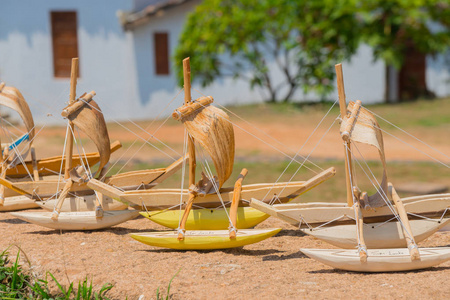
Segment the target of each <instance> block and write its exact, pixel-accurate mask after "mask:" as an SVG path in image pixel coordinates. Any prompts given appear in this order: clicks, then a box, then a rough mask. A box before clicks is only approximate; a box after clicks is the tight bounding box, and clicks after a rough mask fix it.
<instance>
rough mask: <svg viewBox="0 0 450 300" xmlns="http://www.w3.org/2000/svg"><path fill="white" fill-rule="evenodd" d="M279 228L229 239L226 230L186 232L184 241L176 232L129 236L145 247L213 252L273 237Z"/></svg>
mask: <svg viewBox="0 0 450 300" xmlns="http://www.w3.org/2000/svg"><path fill="white" fill-rule="evenodd" d="M280 230H281V228H269V229H241V230H238V232H237V235H236V238H235V239H230V237H229V232H228V230H196V231H186V234H185V237H184V240H182V241H179V240H178V239H177V236H178V233H177V232H176V231H160V232H146V233H145V232H144V233H131V234H130V236H131V237H132V238H133V239H135V240H137V241H139V242H141V243H144V244H147V245H150V246H155V247H162V248H170V249H176V250H214V249H227V248H235V247H242V246H245V245H249V244H253V243H257V242H260V241H262V240H265V239H267V238H269V237H271V236H274V235H275V234H277V233H278V232H280Z"/></svg>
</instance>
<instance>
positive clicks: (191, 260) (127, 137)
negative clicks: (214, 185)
mask: <svg viewBox="0 0 450 300" xmlns="http://www.w3.org/2000/svg"><path fill="white" fill-rule="evenodd" d="M237 124H238V125H239V126H240V127H241V128H244V129H245V130H247V131H251V130H252V128H251V127H250V126H248V124H246V123H243V122H239V121H238V122H237ZM256 125H257V126H259V127H260V128H261V129H262V130H263V131H265V132H267V133H268V134H270V135H272V136H275V137H276V138H277V139H278V140H279V141H280V142H281V143H282V144H284V145H285V146H281V145H279V144H277V142H274V141H271V140H270V139H268V138H266V137H264V135H262V134H261V132H259V133H258V132H254V131H253V133H254V134H258V136H259V137H263V138H264V139H265V140H266V141H267V142H269V144H271V145H272V146H274V147H276V148H279V149H282V150H283V151H284V152H286V153H289V154H292V153H295V152H296V151H297V150H298V149H299V148H300V147H301V145H302V144H303V143H304V141H305V140H306V139H307V138H308V136H309V134H310V133H311V132H312V131H313V129H314V126H313V125H305V124H304V123H292V124H284V125H283V124H279V125H277V124H273V123H272V124H266V123H264V122H259V123H256ZM110 132H111V135H112V137H111V140H115V139H119V140H120V141H121V142H122V143H123V144H124V145H128V146H129V145H130V144H131V143H132V142H133V141H134V140H135V139H136V137H135V136H134V135H132V134H130V133H128V132H126V131H124V130H121V129H120V128H115V129H114V130H110ZM235 132H236V147H237V152H236V153H237V154H238V155H243V156H246V157H248V158H249V159H251V158H252V157H255V156H256V157H272V156H274V157H281V158H283V156H282V155H281V154H279V153H278V152H277V151H275V150H274V149H273V148H272V147H271V146H268V145H267V144H264V143H261V142H258V141H257V139H255V138H253V137H251V138H249V137H248V134H247V133H245V132H244V131H242V130H240V129H236V131H235ZM322 133H323V131H322V132H319V133H318V134H317V135H315V136H314V137H313V138H312V139H311V140H310V141H309V143H308V145H307V146H306V147H305V148H304V149H303V150H302V152H301V153H302V154H304V155H307V154H308V153H309V151H310V150H311V149H313V148H314V146H315V145H316V143H317V142H318V140H319V138H320V137H321V135H322ZM41 134H42V135H43V137H41V136H40V137H39V138H38V139H36V143H35V147H36V149H37V154H38V156H39V157H42V156H43V154H45V156H51V155H59V154H61V152H62V143H63V138H64V129H61V128H46V129H44V130H43V132H42V133H41ZM415 135H416V136H417V137H419V138H421V139H424V140H426V141H427V142H429V143H430V144H432V145H434V146H436V148H438V149H439V150H440V151H442V152H443V153H450V145H449V143H448V139H442V138H436V139H435V140H430V138H434V137H433V136H432V137H429V136H427V135H428V132H427V131H423V132H421V131H419V132H415ZM157 136H158V137H159V138H161V140H163V141H164V142H165V143H167V144H169V145H170V146H171V147H173V148H174V149H175V150H177V151H180V152H181V148H182V145H181V140H180V139H181V137H182V136H183V129H182V127H181V126H165V127H162V128H161V129H160V131H158V133H157ZM410 142H411V143H412V144H414V145H417V143H415V142H414V141H410ZM341 144H342V141H341V140H340V137H339V135H338V134H337V129H336V127H335V128H334V129H333V130H332V131H331V132H330V133H329V134H328V135H327V136H326V137H325V138H324V140H323V141H322V142H321V143H320V146H319V147H317V149H316V150H315V152H314V155H313V157H314V158H339V159H343V151H342V148H341ZM385 145H389V146H386V155H387V159H388V160H427V159H428V158H427V157H426V156H423V155H421V154H418V153H417V152H415V151H414V150H411V149H410V148H406V149H405V147H404V144H403V143H401V142H399V141H398V140H396V139H394V138H392V137H389V136H386V137H385ZM124 148H126V146H125V147H124ZM137 148H139V146H135V148H133V151H130V152H129V153H125V150H120V151H118V153H116V154H115V156H114V157H113V160H112V161H114V159H117V158H118V157H120V156H121V155H122V154H124V153H125V155H124V156H123V157H122V158H121V159H122V160H126V159H128V158H130V157H131V156H132V155H133V153H134V152H135V151H134V150H137ZM144 150H145V151H140V152H139V153H138V154H137V155H136V156H134V159H138V160H143V161H148V160H149V159H150V161H151V160H158V159H167V158H166V157H165V156H164V155H162V154H161V153H159V152H158V151H156V150H152V148H150V147H146V148H145V149H144ZM373 155H374V156H372V157H367V158H374V157H376V155H377V154H376V153H374V154H373ZM444 160H445V159H444ZM265 227H281V228H283V230H282V231H281V232H280V233H279V234H278V235H277V236H275V237H273V238H270V239H268V240H265V241H263V242H260V243H257V244H254V245H248V246H245V247H244V248H240V249H231V250H223V251H189V252H183V251H172V250H165V249H158V248H154V247H150V246H147V245H144V244H141V243H139V242H137V241H135V240H133V239H131V238H130V237H129V236H128V234H129V233H131V232H145V231H154V230H164V228H163V227H161V226H159V225H156V224H154V223H153V222H151V221H149V220H147V219H144V218H138V219H136V220H132V221H128V222H126V223H123V224H120V225H118V226H115V227H112V228H110V229H106V230H101V231H95V232H62V233H61V232H59V231H55V230H50V229H45V228H42V227H39V226H35V225H31V224H28V223H25V222H23V221H21V220H19V219H16V218H13V217H12V216H10V215H9V214H8V213H0V232H1V236H2V238H1V240H0V249H5V248H6V247H8V246H9V245H11V244H16V245H19V246H20V247H21V248H22V249H23V250H24V251H25V253H26V254H27V255H28V257H29V258H30V260H31V263H32V265H33V269H34V271H36V272H38V273H41V274H45V272H46V271H50V272H52V273H53V274H54V275H55V276H56V277H57V278H58V279H59V280H60V281H61V282H62V283H64V284H67V283H68V280H70V281H78V280H83V279H84V278H85V277H86V276H88V277H89V278H93V282H94V284H95V285H96V286H97V287H98V288H99V287H100V285H102V284H104V283H106V282H111V283H113V284H114V288H113V289H112V290H111V291H110V292H109V293H108V295H109V297H110V298H112V299H125V298H126V297H128V299H139V297H140V296H141V295H144V298H143V299H154V298H155V297H156V290H157V288H158V287H161V289H162V290H163V291H164V294H165V293H166V291H165V289H166V288H167V284H168V283H169V280H170V278H171V277H172V276H173V275H174V274H176V273H177V272H178V270H180V271H179V274H178V275H177V276H176V277H175V279H174V280H173V283H172V288H171V290H170V294H171V296H172V297H173V298H174V299H274V298H279V299H336V298H337V299H343V298H346V299H348V298H352V299H353V298H361V299H392V298H395V299H398V298H414V299H448V297H449V296H448V290H449V289H448V286H449V280H450V262H447V263H445V264H442V265H440V266H439V267H435V268H431V269H427V270H423V271H416V272H404V273H392V274H387V273H382V274H358V273H352V272H343V271H337V270H334V269H332V268H330V267H327V266H325V265H322V264H321V263H318V262H316V261H313V260H311V259H308V258H307V257H305V256H304V255H303V254H302V253H301V252H299V249H300V248H329V247H331V246H329V245H327V244H326V243H323V242H321V241H318V240H316V239H314V238H311V237H309V236H303V235H302V234H301V233H300V232H299V231H297V230H296V229H295V228H294V227H292V226H290V225H288V224H286V223H284V222H282V221H279V220H277V219H274V218H269V219H268V220H267V221H265V222H263V223H262V224H260V225H259V226H258V228H265ZM420 246H431V247H434V246H450V232H439V233H437V234H435V235H433V236H432V237H431V238H430V239H428V240H427V241H425V242H423V243H421V244H420ZM11 251H12V252H13V253H14V251H15V250H11ZM141 299H142V298H141Z"/></svg>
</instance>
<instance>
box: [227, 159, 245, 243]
mask: <svg viewBox="0 0 450 300" xmlns="http://www.w3.org/2000/svg"><path fill="white" fill-rule="evenodd" d="M247 174H248V170H247V169H246V168H243V169H242V171H241V174H239V177H238V179H237V180H236V183H235V184H234V190H233V200H232V201H231V207H230V220H231V224H230V239H235V238H236V232H237V227H236V226H237V209H238V206H239V200H241V191H242V181H243V180H244V178H245V176H247Z"/></svg>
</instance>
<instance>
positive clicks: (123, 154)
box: [102, 89, 183, 179]
mask: <svg viewBox="0 0 450 300" xmlns="http://www.w3.org/2000/svg"><path fill="white" fill-rule="evenodd" d="M182 91H183V89H180V90H179V91H178V93H177V94H176V95H175V97H173V98H172V99H171V100H170V101H169V103H167V104H166V106H165V107H164V108H163V109H162V110H161V111H160V112H159V114H158V115H157V116H156V117H155V118H154V119H153V120H152V122H150V124H149V125H148V126H147V127H146V128H145V131H148V130H149V129H150V127H151V126H152V125H153V123H154V122H156V120H158V118H159V117H160V116H161V115H162V114H163V112H164V111H165V110H166V109H167V108H168V107H169V106H170V105H171V104H172V102H173V101H174V100H175V99H176V98H177V97H178V96H179V95H180V93H181V92H182ZM170 117H171V116H170V115H169V116H168V117H167V118H166V119H165V120H164V122H163V123H162V124H161V125H159V127H158V128H157V129H156V130H155V131H154V132H153V135H155V134H156V133H157V132H158V130H159V129H160V128H161V127H162V126H163V125H164V124H165V123H166V122H167V121H168V120H169V118H170ZM150 139H151V137H149V138H148V139H147V140H146V142H148V141H149V140H150ZM138 140H139V139H135V140H134V141H133V143H131V145H130V146H129V147H127V149H126V150H125V151H124V152H123V153H122V155H121V156H120V157H119V158H118V159H116V160H115V162H114V163H113V164H112V165H111V167H109V169H108V170H107V171H106V172H105V175H104V176H106V174H108V172H109V171H110V170H111V169H112V168H113V167H114V166H115V165H116V164H117V163H118V162H119V161H120V160H121V159H122V157H124V156H125V154H126V153H127V152H128V150H130V149H131V148H132V147H133V146H134V145H135V144H136V142H137V141H138ZM144 145H145V143H144V144H142V145H141V147H139V149H138V150H137V151H135V152H134V153H133V155H132V156H131V157H130V158H129V159H128V160H127V162H126V163H125V164H124V165H123V166H122V167H121V168H120V170H119V171H118V172H117V173H116V175H117V174H119V172H121V171H122V170H123V168H124V167H125V166H126V165H127V164H128V163H129V162H130V161H131V160H132V159H133V158H134V157H135V156H136V154H137V153H139V151H141V149H142V148H143V147H144ZM102 179H103V178H102Z"/></svg>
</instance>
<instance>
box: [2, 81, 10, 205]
mask: <svg viewBox="0 0 450 300" xmlns="http://www.w3.org/2000/svg"><path fill="white" fill-rule="evenodd" d="M2 83H3V82H2ZM3 85H4V83H3ZM2 88H3V87H2ZM7 149H8V148H7V147H6V148H5V150H4V152H5V153H3V148H2V141H1V140H0V173H1V175H0V177H1V179H5V178H6V169H7V167H6V166H5V160H4V159H3V156H4V157H8V156H7V152H8V151H7ZM3 204H5V186H4V185H3V184H2V185H0V206H3Z"/></svg>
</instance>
